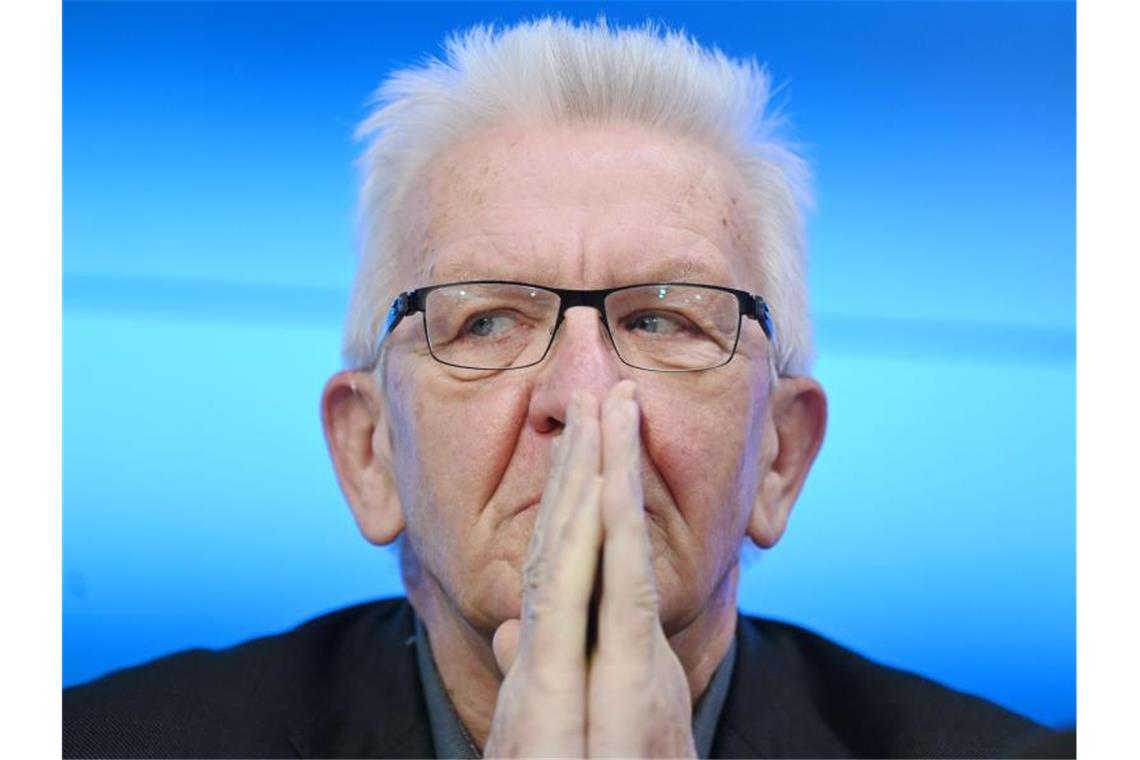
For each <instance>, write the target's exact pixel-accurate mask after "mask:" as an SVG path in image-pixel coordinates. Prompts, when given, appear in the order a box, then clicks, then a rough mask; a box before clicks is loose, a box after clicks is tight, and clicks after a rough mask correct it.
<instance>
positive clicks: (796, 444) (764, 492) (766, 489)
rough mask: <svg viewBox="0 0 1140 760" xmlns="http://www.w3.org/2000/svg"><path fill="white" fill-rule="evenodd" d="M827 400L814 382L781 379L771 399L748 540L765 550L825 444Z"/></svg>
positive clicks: (779, 532) (781, 529) (785, 522)
mask: <svg viewBox="0 0 1140 760" xmlns="http://www.w3.org/2000/svg"><path fill="white" fill-rule="evenodd" d="M826 427H827V396H826V395H825V394H824V392H823V388H822V387H820V384H819V383H818V382H816V381H815V380H813V379H812V378H810V377H782V378H780V379H779V380H777V381H776V385H775V387H774V388H773V390H772V393H771V395H770V396H769V397H768V415H767V418H766V422H765V429H764V441H763V444H762V445H761V447H760V448H761V464H760V487H759V490H758V491H757V494H756V503H755V504H754V505H753V507H752V515H751V518H750V519H749V521H748V536H749V538H751V539H752V541H753V542H754V543H755V544H756V545H757V546H759V547H761V548H763V549H770V548H771V547H773V546H775V545H776V542H777V541H779V540H780V537H781V536H783V535H784V529H785V528H786V527H787V526H788V516H789V515H790V514H791V512H792V506H793V505H794V504H795V503H796V498H797V497H798V496H799V495H800V489H801V488H803V485H804V480H806V479H807V474H808V470H810V469H811V465H812V462H814V461H815V455H816V454H817V453H818V452H819V447H820V445H821V444H822V443H823V433H824V429H825V428H826Z"/></svg>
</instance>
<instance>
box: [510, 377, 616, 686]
mask: <svg viewBox="0 0 1140 760" xmlns="http://www.w3.org/2000/svg"><path fill="white" fill-rule="evenodd" d="M597 414H598V404H597V401H596V400H595V399H593V398H592V397H591V396H588V395H585V394H583V395H577V394H576V397H575V399H573V400H572V402H571V409H570V414H569V415H568V419H567V431H566V433H565V436H566V438H565V443H564V446H565V447H566V448H565V451H564V462H563V463H562V468H563V470H562V472H561V473H560V475H559V482H557V483H554V484H552V485H551V487H550V488H548V489H547V492H546V494H545V495H544V503H543V505H542V506H541V509H542V510H544V514H542V515H541V516H540V518H539V523H540V525H539V526H536V528H537V529H538V530H540V531H542V533H543V535H542V536H540V537H539V538H538V539H537V540H536V541H535V544H534V554H533V556H532V559H531V560H530V561H528V563H527V567H526V568H525V571H524V595H523V620H522V630H521V632H520V640H521V644H520V646H521V656H523V657H524V658H525V657H530V656H531V653H541V657H542V658H543V660H544V661H546V662H548V663H552V667H553V668H555V669H557V668H564V669H566V670H567V671H569V672H579V671H581V669H582V668H583V667H584V651H585V636H586V627H587V619H588V606H589V599H590V593H591V590H592V588H593V585H594V579H595V577H596V575H597V563H598V552H599V549H600V546H601V506H600V499H601V476H600V474H599V466H600V460H601V431H600V426H599V422H598V419H597Z"/></svg>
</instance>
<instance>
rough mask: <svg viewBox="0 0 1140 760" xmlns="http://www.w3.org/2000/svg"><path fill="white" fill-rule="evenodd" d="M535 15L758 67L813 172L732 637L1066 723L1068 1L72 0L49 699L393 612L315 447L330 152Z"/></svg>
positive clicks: (1071, 547)
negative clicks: (439, 61) (819, 416)
mask: <svg viewBox="0 0 1140 760" xmlns="http://www.w3.org/2000/svg"><path fill="white" fill-rule="evenodd" d="M550 9H555V10H558V11H560V12H562V13H564V14H566V15H569V16H573V17H581V18H587V19H591V18H594V17H595V16H596V15H597V14H598V13H599V12H601V11H604V12H605V14H606V15H607V17H608V18H609V19H610V20H612V21H617V22H632V23H637V22H640V21H642V20H644V19H645V18H647V17H648V18H654V19H659V20H663V21H666V22H668V23H670V24H672V25H682V26H684V27H685V28H687V29H688V30H689V31H690V32H692V33H693V34H694V35H696V36H697V37H698V38H699V39H700V40H702V41H703V42H704V43H706V44H713V45H716V46H719V47H720V48H722V49H723V50H724V51H726V52H727V53H729V54H730V55H736V56H753V55H754V56H756V57H758V58H759V59H760V60H762V61H765V62H767V64H768V65H769V68H770V70H771V72H772V73H773V75H774V77H775V79H776V80H777V81H778V82H784V83H785V84H786V87H785V89H784V90H783V93H782V97H783V99H784V100H785V102H786V110H787V112H788V113H789V114H790V115H791V117H792V118H793V120H794V122H795V124H796V126H797V130H796V133H795V134H796V137H797V138H798V139H799V140H800V141H801V142H802V143H803V144H804V146H805V148H806V150H807V152H808V154H809V156H810V157H811V159H812V161H813V163H814V164H815V166H816V172H817V185H818V195H819V210H818V212H817V213H816V214H815V215H814V216H813V217H812V219H811V223H810V233H811V241H812V256H813V258H812V287H813V301H814V307H815V312H816V321H817V330H818V350H819V357H820V358H819V361H818V364H817V375H818V377H819V378H820V379H821V381H822V382H823V384H824V386H825V387H826V389H827V390H828V392H829V395H830V400H831V422H830V429H829V431H828V440H827V442H826V444H825V446H824V449H823V451H822V453H821V455H820V458H819V460H818V463H817V466H816V469H815V471H814V473H813V475H812V477H811V479H810V480H809V483H808V486H807V488H806V489H805V492H804V494H803V496H802V498H801V500H800V502H799V504H798V506H797V508H796V512H795V514H794V516H793V520H792V524H791V527H790V530H789V533H788V535H787V537H786V538H785V540H784V542H783V543H782V544H781V545H780V546H779V547H777V548H776V549H775V550H774V551H771V552H768V553H767V554H764V555H763V556H761V557H759V558H757V559H753V560H751V561H750V562H748V564H747V567H746V570H745V573H744V578H743V583H742V588H741V606H742V608H743V609H745V610H747V611H750V612H757V613H763V614H768V615H773V616H776V617H780V618H785V619H789V620H792V621H795V622H798V623H800V624H803V625H807V626H809V627H811V628H814V629H816V630H818V631H820V632H822V633H824V634H825V635H828V636H831V637H834V638H837V639H838V640H840V641H841V642H843V643H845V644H847V645H848V646H851V647H854V648H856V649H858V650H859V651H862V652H864V653H865V654H868V655H870V656H872V657H874V658H876V659H879V660H881V661H884V662H887V663H890V664H893V665H897V666H901V667H904V668H908V669H912V670H917V671H920V672H922V673H925V674H927V675H929V676H932V677H934V678H936V679H939V680H941V681H944V682H946V683H949V684H951V685H953V686H956V687H958V688H962V689H966V690H969V691H971V692H975V693H979V694H982V695H985V696H987V697H989V698H991V699H994V700H996V701H998V702H1000V703H1002V704H1005V705H1007V706H1009V707H1012V708H1014V709H1016V710H1019V711H1022V712H1024V713H1026V714H1028V715H1030V716H1032V717H1034V718H1036V719H1038V720H1042V721H1045V722H1047V723H1051V724H1054V725H1062V724H1071V723H1072V722H1073V721H1074V720H1075V717H1076V704H1075V701H1076V697H1075V675H1076V653H1075V639H1076V623H1075V619H1076V610H1075V606H1076V587H1075V541H1074V532H1075V510H1074V467H1075V464H1074V460H1075V443H1074V437H1075V414H1074V405H1075V402H1074V390H1075V388H1074V382H1075V370H1074V344H1075V337H1074V334H1075V333H1074V319H1075V308H1074V302H1075V298H1074V270H1075V261H1074V234H1075V231H1074V213H1075V189H1074V184H1075V183H1074V172H1075V147H1074V143H1075V10H1074V6H1073V4H1071V3H1044V4H1038V3H1008V4H997V3H957V2H954V3H939V4H928V3H804V4H799V3H790V4H785V3H766V4H751V3H729V4H718V3H703V4H699V5H698V4H696V3H667V4H661V3H656V4H643V3H610V4H599V3H582V4H550V3H545V4H502V3H475V2H472V3H457V4H452V3H430V4H398V3H382V4H366V3H345V4H333V3H321V4H310V3H285V4H278V3H248V4H238V3H227V4H208V3H188V4H166V3H123V4H99V3H87V2H83V3H77V2H69V3H66V4H65V7H64V62H63V63H64V82H63V85H64V110H63V114H64V145H63V149H64V153H63V155H64V162H65V163H64V241H65V248H64V315H63V316H64V366H65V370H64V530H63V541H64V589H63V620H64V649H63V664H64V682H65V684H72V683H77V682H80V681H84V680H87V679H90V678H92V677H94V676H97V675H99V674H102V673H104V672H107V671H109V670H112V669H115V668H118V667H122V666H125V665H130V664H134V663H138V662H141V661H143V660H146V659H149V658H152V657H154V656H157V655H160V654H163V653H167V652H170V651H173V650H176V649H180V648H185V647H189V646H226V645H229V644H233V643H235V642H237V641H239V640H242V639H245V638H248V637H250V636H254V635H258V634H264V633H269V632H275V631H279V630H282V629H286V628H288V627H291V626H293V625H294V624H296V623H298V622H300V621H301V620H303V619H305V618H307V617H310V616H312V615H315V614H317V613H321V612H324V611H328V610H331V609H334V608H336V607H339V606H343V605H346V604H349V603H353V602H358V601H362V600H366V599H369V598H373V597H376V596H380V595H385V594H392V593H398V592H399V589H400V583H399V580H398V578H397V576H396V567H395V561H394V556H393V554H392V552H390V551H385V550H378V549H375V548H373V547H370V546H369V545H367V544H366V543H365V542H364V541H363V540H362V539H361V538H359V536H358V534H357V533H356V530H355V527H354V525H353V523H352V520H351V518H350V516H349V513H348V510H347V509H346V508H345V507H344V505H343V500H342V498H341V495H340V493H339V491H338V489H337V486H336V483H335V481H334V479H333V475H332V471H331V467H330V466H329V464H328V461H327V455H326V453H325V449H324V443H323V438H322V435H321V431H320V426H319V420H318V409H317V402H318V397H319V393H320V389H321V387H322V384H323V382H324V380H325V379H326V378H327V376H328V375H329V374H331V373H332V372H333V371H335V370H336V369H338V366H339V357H338V349H339V327H340V321H341V317H342V314H343V310H344V308H345V306H346V303H347V289H348V284H349V281H350V279H351V276H352V273H353V267H354V254H353V247H354V232H353V223H352V220H353V203H354V193H355V182H356V174H355V170H354V168H353V165H352V162H353V160H354V158H355V156H356V155H357V153H358V150H359V146H358V145H356V144H354V143H353V141H352V138H351V134H352V130H353V128H354V126H355V125H356V124H357V123H358V122H359V121H360V119H361V118H362V117H363V115H364V114H365V112H366V106H365V104H366V101H367V98H368V97H369V95H370V93H371V91H372V90H373V88H374V87H375V86H376V85H377V84H378V83H379V82H380V80H381V79H382V77H383V76H384V75H385V74H386V73H387V72H388V71H390V70H391V69H392V68H393V67H396V66H404V65H409V64H413V63H416V62H419V61H421V60H422V59H423V57H424V55H425V53H436V52H438V50H439V47H438V44H439V41H440V40H441V39H442V38H443V36H444V35H445V34H446V33H447V32H449V31H451V30H453V29H456V28H459V27H462V26H465V25H468V24H471V23H475V22H478V21H500V22H511V21H513V20H516V19H518V18H521V17H527V16H532V15H535V14H537V13H540V12H543V11H545V10H550Z"/></svg>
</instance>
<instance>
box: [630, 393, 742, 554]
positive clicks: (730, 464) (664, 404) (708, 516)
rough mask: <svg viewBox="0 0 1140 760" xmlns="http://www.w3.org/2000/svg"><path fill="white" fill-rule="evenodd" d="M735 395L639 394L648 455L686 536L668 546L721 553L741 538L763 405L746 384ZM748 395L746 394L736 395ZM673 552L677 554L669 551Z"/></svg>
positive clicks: (679, 535)
mask: <svg viewBox="0 0 1140 760" xmlns="http://www.w3.org/2000/svg"><path fill="white" fill-rule="evenodd" d="M727 385H729V386H730V387H734V388H735V389H736V390H735V392H726V391H719V389H713V388H709V387H707V386H695V387H693V388H692V389H686V390H687V391H688V392H685V393H677V392H676V391H677V390H679V389H673V390H674V392H672V393H669V394H668V395H667V396H666V395H665V394H661V395H660V396H654V395H652V394H649V393H643V395H642V398H643V408H644V415H645V426H646V431H645V434H646V437H647V445H646V450H647V453H648V455H649V458H650V460H651V465H652V467H653V468H654V469H655V470H656V474H657V476H658V477H660V478H661V480H662V481H663V483H664V485H665V486H666V488H668V490H669V492H670V493H671V494H672V496H673V499H674V505H673V506H674V508H675V509H676V510H677V513H678V517H679V518H680V520H681V521H683V523H684V524H685V526H686V528H687V530H685V531H684V532H683V533H682V532H681V531H672V532H671V533H673V535H671V536H670V539H673V540H675V541H676V542H678V543H680V542H681V541H682V535H683V536H685V537H687V538H688V539H689V540H690V541H691V542H693V543H695V544H697V545H699V546H706V547H708V548H709V550H712V551H719V550H724V549H728V548H731V547H730V546H729V544H732V543H733V542H735V541H737V540H739V535H738V534H741V535H742V534H743V531H744V526H745V524H746V521H747V514H748V511H749V509H750V508H751V504H752V497H753V495H754V491H755V485H756V478H755V472H754V470H755V466H756V463H757V462H758V461H759V449H758V447H759V442H760V432H761V430H762V428H761V422H762V417H763V415H762V413H761V411H762V409H763V401H764V400H763V398H762V397H760V398H758V397H757V396H756V395H753V391H754V390H762V389H757V388H756V387H755V386H754V385H752V384H751V383H748V382H736V383H730V384H727ZM745 388H749V389H750V390H749V391H744V390H742V389H745ZM674 548H675V549H676V550H682V549H683V547H681V546H675V547H674Z"/></svg>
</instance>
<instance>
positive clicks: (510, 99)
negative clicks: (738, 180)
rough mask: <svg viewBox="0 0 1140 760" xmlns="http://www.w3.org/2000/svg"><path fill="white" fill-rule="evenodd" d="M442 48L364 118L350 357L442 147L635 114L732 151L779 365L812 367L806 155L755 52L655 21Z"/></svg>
mask: <svg viewBox="0 0 1140 760" xmlns="http://www.w3.org/2000/svg"><path fill="white" fill-rule="evenodd" d="M444 52H445V55H444V58H443V60H439V59H431V60H430V61H428V62H427V63H425V64H424V65H422V66H418V67H414V68H408V69H403V70H400V71H396V72H394V73H393V74H392V75H391V76H389V77H388V79H387V80H386V81H385V82H384V83H383V84H382V85H381V87H380V88H379V90H378V91H377V92H376V95H375V110H374V111H373V112H372V113H371V114H370V115H369V116H368V117H367V119H366V120H365V121H364V122H363V123H362V124H361V125H360V128H359V129H358V131H357V135H358V137H360V138H362V139H364V140H366V141H367V149H366V151H365V153H364V155H363V156H362V159H361V164H362V169H363V174H364V180H363V183H362V188H361V196H360V213H361V238H362V241H361V243H362V246H361V247H362V250H361V257H360V263H359V269H358V271H357V274H356V280H355V283H354V285H353V291H352V297H351V301H350V305H349V312H348V317H347V321H346V325H345V331H344V345H343V351H344V360H345V364H346V366H347V367H349V368H354V369H361V368H365V367H368V366H370V365H371V364H372V363H373V362H374V361H375V360H376V358H377V357H376V356H375V341H376V338H377V335H378V331H379V330H380V328H381V326H382V324H383V319H384V315H385V313H386V311H387V309H388V306H389V305H390V304H391V300H392V298H394V297H395V295H396V293H397V292H398V287H399V284H398V283H396V281H395V277H394V275H395V272H396V261H397V257H398V256H399V255H400V252H399V250H398V249H399V246H400V226H399V225H400V220H399V218H398V217H399V213H400V208H401V203H402V201H403V199H404V196H405V195H406V194H407V192H408V190H409V187H410V186H411V185H412V183H413V181H414V180H415V178H416V177H417V175H418V174H419V173H420V172H421V171H423V169H424V168H425V166H426V165H427V164H428V162H429V161H430V160H431V159H432V158H433V157H434V156H435V155H436V154H438V153H439V152H440V151H442V150H443V149H445V148H447V147H448V146H450V145H452V144H454V143H455V142H457V141H459V140H461V139H463V138H465V137H468V136H473V135H475V134H477V133H479V132H482V131H484V130H487V129H490V128H493V127H496V126H500V125H506V124H511V123H519V122H523V123H541V124H550V125H573V124H600V123H606V122H618V121H620V122H625V123H631V122H632V123H636V124H641V125H644V126H646V127H650V128H654V129H658V130H661V131H663V132H666V133H669V134H675V135H680V136H684V137H689V138H692V139H696V140H698V141H701V142H702V143H704V144H708V145H711V146H713V147H715V148H717V149H719V150H721V151H723V152H724V154H725V155H726V156H728V157H729V159H730V160H731V161H732V162H733V163H734V164H735V165H736V167H738V169H739V171H740V172H741V175H742V177H743V178H744V181H745V184H746V186H747V188H748V190H749V192H750V197H749V198H748V199H747V201H748V202H747V203H746V204H745V205H746V207H747V209H748V213H749V215H750V217H751V218H750V219H749V222H750V224H751V229H752V231H753V240H754V241H755V242H756V245H757V248H758V250H757V251H756V252H755V253H756V256H757V257H758V261H759V272H760V276H761V283H759V285H760V287H761V294H762V295H763V296H764V298H765V300H767V301H768V303H769V305H770V307H771V311H772V318H773V322H774V323H775V327H776V345H775V348H776V351H775V369H776V371H777V372H778V373H779V374H781V375H797V374H803V373H806V372H807V371H808V370H809V368H810V365H811V359H812V338H811V322H810V317H809V314H808V298H807V284H806V272H805V270H806V250H805V248H806V244H805V239H804V232H803V211H804V209H805V207H806V206H807V205H808V204H809V203H810V194H809V190H808V171H807V168H806V164H805V162H804V161H803V159H802V158H801V157H800V156H799V155H797V153H796V151H795V150H794V149H793V148H792V146H791V145H790V144H789V143H788V142H786V141H785V140H784V139H783V138H782V137H781V136H780V134H779V132H780V130H781V127H782V126H783V120H782V119H781V118H780V117H779V116H778V115H777V114H774V113H772V112H771V108H770V97H771V94H772V90H771V83H770V79H769V77H768V74H767V72H766V71H765V70H764V69H763V68H762V67H760V66H759V65H758V64H757V63H756V62H755V61H754V60H748V61H739V60H733V59H730V58H728V57H726V56H725V55H724V54H723V53H721V52H720V51H718V50H709V49H706V48H703V47H701V46H700V45H698V44H697V42H696V41H695V40H693V39H692V38H691V37H689V36H688V35H686V34H685V33H683V32H677V31H671V30H668V29H664V28H662V27H660V26H656V25H652V24H646V25H644V26H641V27H635V28H614V27H611V26H609V25H608V24H606V22H605V21H598V22H594V23H573V22H570V21H566V20H563V19H558V18H550V17H547V18H541V19H538V20H535V21H529V22H524V23H520V24H517V25H515V26H512V27H508V28H503V29H496V28H493V27H488V26H476V27H474V28H472V29H469V30H467V31H464V32H461V33H458V34H455V35H453V36H451V37H450V38H449V39H448V40H447V41H446V43H445V45H444Z"/></svg>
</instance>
